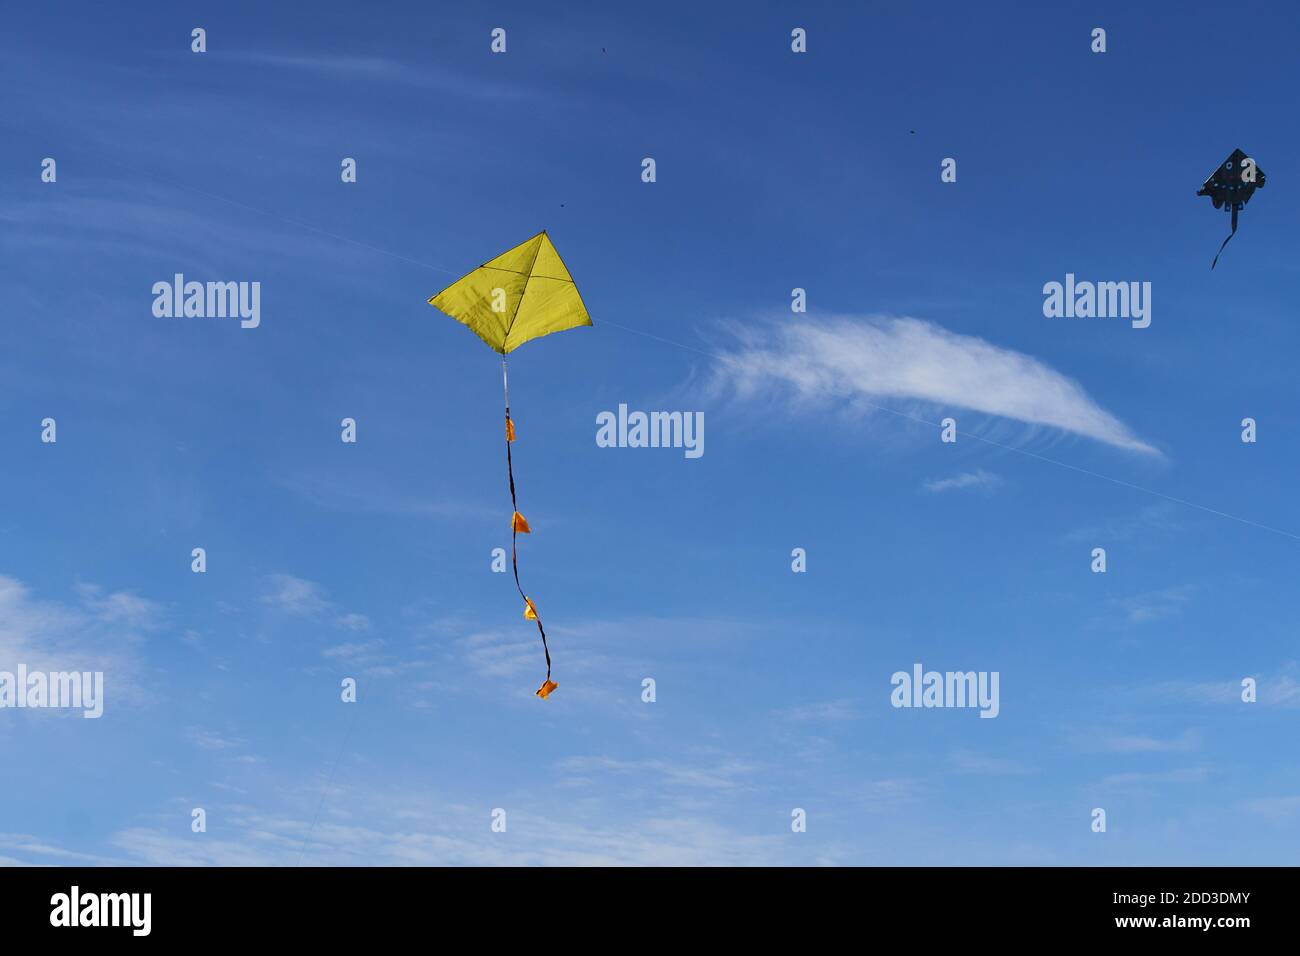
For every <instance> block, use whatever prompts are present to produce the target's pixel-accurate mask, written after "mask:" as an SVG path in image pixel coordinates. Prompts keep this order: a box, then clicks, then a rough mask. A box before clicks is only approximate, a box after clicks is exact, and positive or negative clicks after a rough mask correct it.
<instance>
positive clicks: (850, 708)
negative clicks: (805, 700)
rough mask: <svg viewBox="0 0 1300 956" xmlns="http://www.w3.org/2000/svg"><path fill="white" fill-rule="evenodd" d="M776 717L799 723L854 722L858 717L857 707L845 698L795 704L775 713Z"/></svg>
mask: <svg viewBox="0 0 1300 956" xmlns="http://www.w3.org/2000/svg"><path fill="white" fill-rule="evenodd" d="M777 716H778V717H783V718H785V719H786V720H794V721H800V722H819V721H840V720H854V719H856V718H857V717H858V716H859V715H858V708H857V705H856V704H855V703H854V702H853V701H851V700H848V699H846V698H839V699H836V700H823V701H818V702H817V703H812V704H796V705H795V706H793V707H786V708H783V709H782V710H779V711H777Z"/></svg>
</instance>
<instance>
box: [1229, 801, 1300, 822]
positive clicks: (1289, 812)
mask: <svg viewBox="0 0 1300 956" xmlns="http://www.w3.org/2000/svg"><path fill="white" fill-rule="evenodd" d="M1242 807H1243V808H1244V809H1245V810H1246V811H1247V812H1249V813H1257V814H1259V815H1260V816H1265V817H1272V818H1273V819H1277V820H1281V819H1286V818H1288V817H1293V816H1296V815H1297V814H1300V797H1260V798H1258V799H1255V800H1247V801H1245V802H1244V803H1243V804H1242Z"/></svg>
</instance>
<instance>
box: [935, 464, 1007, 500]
mask: <svg viewBox="0 0 1300 956" xmlns="http://www.w3.org/2000/svg"><path fill="white" fill-rule="evenodd" d="M1000 484H1002V479H1001V478H999V477H998V476H997V475H995V474H993V473H992V472H989V471H985V470H984V469H983V468H977V469H975V470H974V471H964V472H962V473H961V474H960V475H954V476H953V477H951V478H936V479H935V480H933V481H927V482H926V483H925V484H924V485H922V487H923V488H924V489H925V490H926V491H928V492H930V493H931V494H935V495H937V494H942V493H943V492H945V491H959V490H961V489H963V488H977V489H979V490H981V491H992V490H993V489H994V488H996V487H998V485H1000Z"/></svg>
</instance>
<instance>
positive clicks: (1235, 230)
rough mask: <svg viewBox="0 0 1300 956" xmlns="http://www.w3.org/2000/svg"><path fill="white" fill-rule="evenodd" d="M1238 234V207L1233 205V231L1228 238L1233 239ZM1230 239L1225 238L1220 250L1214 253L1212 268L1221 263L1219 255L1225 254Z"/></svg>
mask: <svg viewBox="0 0 1300 956" xmlns="http://www.w3.org/2000/svg"><path fill="white" fill-rule="evenodd" d="M1236 234H1237V207H1236V206H1233V207H1232V232H1230V233H1228V239H1231V238H1232V237H1233V236H1235V235H1236ZM1228 239H1224V240H1223V245H1222V246H1219V251H1218V252H1216V253H1215V254H1214V261H1213V262H1211V263H1210V268H1211V269H1213V268H1214V267H1215V266H1217V265H1218V264H1219V256H1221V255H1223V248H1224V246H1226V245H1227V244H1228Z"/></svg>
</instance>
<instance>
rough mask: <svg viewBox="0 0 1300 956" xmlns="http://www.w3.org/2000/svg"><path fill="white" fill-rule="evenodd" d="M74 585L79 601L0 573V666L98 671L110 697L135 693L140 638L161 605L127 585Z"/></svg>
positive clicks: (117, 698)
mask: <svg viewBox="0 0 1300 956" xmlns="http://www.w3.org/2000/svg"><path fill="white" fill-rule="evenodd" d="M76 590H77V592H78V595H79V597H80V602H79V603H66V602H59V601H46V600H39V599H37V598H36V597H34V596H33V594H32V593H31V591H30V590H29V589H28V588H27V587H26V586H25V585H24V584H22V582H20V581H18V580H16V579H14V578H11V577H6V576H4V575H0V670H11V671H12V670H14V669H15V668H16V667H17V666H18V665H19V664H25V665H26V666H27V668H28V669H29V670H31V671H102V672H103V673H104V675H105V679H106V682H109V683H111V686H112V697H111V701H112V702H116V701H121V700H124V699H131V698H135V697H138V696H139V695H140V693H141V687H140V684H139V682H138V680H137V674H138V673H139V671H140V669H141V666H142V660H141V654H140V643H141V641H142V640H143V638H144V636H145V635H146V634H147V633H148V632H150V631H152V630H153V629H155V628H156V627H157V626H158V622H159V620H160V618H161V616H162V612H161V608H160V607H159V606H158V605H157V604H155V603H154V602H152V601H149V600H147V599H145V598H141V597H139V596H137V595H134V594H131V593H129V592H126V591H106V590H105V589H103V588H100V587H98V586H96V585H88V584H83V585H79V586H78V587H77V589H76ZM57 712H58V711H53V710H51V711H44V712H43V713H57ZM28 713H32V712H31V711H28Z"/></svg>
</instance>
